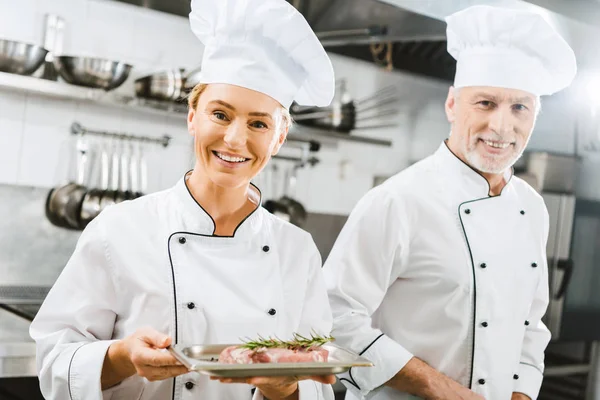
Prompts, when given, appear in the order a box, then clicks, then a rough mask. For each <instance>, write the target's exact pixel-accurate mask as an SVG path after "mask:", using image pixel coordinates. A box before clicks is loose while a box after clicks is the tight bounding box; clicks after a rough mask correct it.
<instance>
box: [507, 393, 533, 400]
mask: <svg viewBox="0 0 600 400" xmlns="http://www.w3.org/2000/svg"><path fill="white" fill-rule="evenodd" d="M510 400H531V398H530V397H529V396H527V395H526V394H523V393H517V392H513V394H512V397H511V398H510Z"/></svg>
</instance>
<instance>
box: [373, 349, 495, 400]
mask: <svg viewBox="0 0 600 400" xmlns="http://www.w3.org/2000/svg"><path fill="white" fill-rule="evenodd" d="M385 385H386V386H389V387H392V388H394V389H396V390H399V391H401V392H403V393H410V394H413V395H416V396H418V397H420V398H422V399H427V400H485V398H484V397H482V396H480V395H478V394H477V393H475V392H473V391H472V390H470V389H468V388H466V387H464V386H462V385H461V384H459V383H458V382H455V381H453V380H452V379H450V378H449V377H447V376H446V375H444V374H442V373H440V372H439V371H437V370H435V369H434V368H432V367H430V366H429V365H427V364H426V363H425V362H424V361H422V360H420V359H418V358H416V357H413V358H411V359H410V361H408V363H407V364H406V365H405V366H404V368H402V369H401V370H400V371H399V372H398V373H397V374H396V376H394V377H393V378H392V379H390V380H389V381H388V382H387V383H386V384H385Z"/></svg>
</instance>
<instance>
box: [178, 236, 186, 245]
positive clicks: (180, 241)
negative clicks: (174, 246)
mask: <svg viewBox="0 0 600 400" xmlns="http://www.w3.org/2000/svg"><path fill="white" fill-rule="evenodd" d="M179 243H181V244H184V243H185V238H184V237H183V236H182V237H180V238H179Z"/></svg>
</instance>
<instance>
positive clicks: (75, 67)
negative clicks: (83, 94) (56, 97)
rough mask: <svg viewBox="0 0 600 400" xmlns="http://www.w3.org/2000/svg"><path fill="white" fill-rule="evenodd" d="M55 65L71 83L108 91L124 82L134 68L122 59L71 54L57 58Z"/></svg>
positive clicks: (59, 72)
mask: <svg viewBox="0 0 600 400" xmlns="http://www.w3.org/2000/svg"><path fill="white" fill-rule="evenodd" d="M54 66H55V67H56V70H57V71H58V74H59V75H60V76H61V77H62V78H63V79H64V80H65V81H67V82H68V83H70V84H73V85H78V86H85V87H90V88H99V89H104V90H107V91H108V90H111V89H114V88H116V87H119V86H120V85H121V84H123V82H125V80H126V79H127V77H128V76H129V73H130V71H131V68H132V67H131V65H129V64H126V63H124V62H120V61H111V60H105V59H102V58H92V57H71V56H60V57H57V58H55V59H54Z"/></svg>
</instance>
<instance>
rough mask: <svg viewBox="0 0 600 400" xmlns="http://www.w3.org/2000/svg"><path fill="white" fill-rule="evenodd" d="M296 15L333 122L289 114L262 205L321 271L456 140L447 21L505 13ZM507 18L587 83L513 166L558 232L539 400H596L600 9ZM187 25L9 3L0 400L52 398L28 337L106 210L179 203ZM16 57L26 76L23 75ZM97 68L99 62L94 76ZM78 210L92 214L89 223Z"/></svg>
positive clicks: (550, 108) (569, 93)
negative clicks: (401, 177) (363, 204)
mask: <svg viewBox="0 0 600 400" xmlns="http://www.w3.org/2000/svg"><path fill="white" fill-rule="evenodd" d="M290 3H292V4H293V5H294V6H296V7H297V8H298V9H299V10H300V11H301V12H302V13H303V14H304V15H305V16H306V18H307V20H308V21H309V23H310V24H311V26H312V27H313V29H314V30H315V31H316V32H317V34H318V37H319V38H320V39H321V40H322V42H323V44H324V46H325V48H326V50H328V52H329V54H330V56H331V60H332V63H333V66H334V69H335V73H336V79H337V87H336V98H335V99H334V103H333V106H332V107H330V108H327V109H312V110H305V109H301V108H293V109H292V114H293V116H294V118H295V120H296V123H295V125H294V127H293V128H292V131H291V133H290V137H289V139H288V142H287V143H286V145H285V146H284V148H283V150H282V152H281V153H280V156H281V157H280V158H279V159H276V160H274V161H273V162H272V163H271V165H270V166H269V167H267V169H266V170H265V171H263V172H262V173H261V175H260V176H259V177H258V178H257V179H256V181H255V183H256V184H257V185H258V186H259V188H260V189H261V191H262V193H263V204H264V205H265V206H266V207H270V210H271V211H273V212H275V213H277V214H278V215H280V216H281V217H282V218H288V219H290V220H292V222H294V223H297V224H298V225H301V226H302V227H303V228H304V229H306V230H308V231H309V232H311V233H312V235H313V237H314V239H315V241H316V243H317V246H318V247H319V250H320V251H321V253H322V256H323V259H325V258H326V257H327V254H328V252H329V250H330V248H331V246H332V245H333V242H334V240H335V238H336V236H337V234H338V233H339V230H340V229H341V227H342V226H343V224H344V222H345V220H346V217H347V215H348V214H349V213H350V211H351V210H352V208H353V206H354V205H355V204H356V202H357V201H358V199H360V198H361V197H362V196H363V195H364V194H365V193H366V192H367V191H368V190H369V189H370V188H372V187H373V186H375V185H377V184H379V183H381V182H382V181H383V180H385V179H386V178H387V177H389V176H391V175H393V174H395V173H397V172H399V171H401V170H402V169H404V168H406V167H407V166H409V165H411V164H412V163H414V162H416V161H418V160H420V159H422V158H424V157H426V156H427V155H429V154H431V153H432V152H434V151H435V150H436V148H437V147H438V146H439V145H440V143H441V141H442V140H443V139H444V138H446V137H447V136H448V134H449V126H448V123H447V121H446V117H445V114H444V100H445V98H446V95H447V91H448V88H449V86H450V84H451V82H452V79H453V73H454V63H453V59H452V58H451V57H450V56H449V55H448V54H447V52H446V48H445V44H446V43H445V37H444V34H445V23H444V22H443V18H444V17H445V16H446V15H448V14H450V13H452V12H454V11H456V10H459V9H461V8H464V7H467V6H469V5H473V4H498V5H502V4H508V2H507V1H501V0H498V1H494V0H489V1H474V0H473V1H469V0H456V1H453V0H437V1H434V0H430V1H427V0H423V1H410V0H385V1H376V0H295V1H291V0H290ZM567 3H568V5H567ZM511 6H516V7H527V8H532V9H535V10H537V11H538V12H541V13H543V15H545V16H546V17H547V18H548V19H549V20H550V21H552V23H553V24H554V25H555V26H556V27H557V29H559V30H560V32H561V33H562V34H563V35H564V37H565V38H566V39H567V41H568V42H569V43H570V44H571V46H572V47H573V48H574V50H575V52H576V55H577V57H578V64H579V71H580V72H579V75H578V78H577V79H576V81H575V83H574V84H573V85H572V86H571V87H570V88H569V89H567V90H565V91H563V92H561V93H559V94H557V95H555V96H552V97H551V98H549V99H543V101H542V111H541V114H540V116H539V119H538V122H537V125H536V128H535V131H534V134H533V137H532V139H531V142H530V144H529V147H528V149H527V153H526V154H525V155H524V157H523V158H522V159H521V160H520V162H519V163H518V165H517V166H516V172H517V174H519V175H520V176H523V177H524V178H526V179H528V181H529V182H531V183H532V185H534V187H536V189H537V190H538V191H540V192H541V193H542V194H543V195H544V197H545V199H546V202H547V204H548V208H549V211H550V215H551V234H550V239H549V243H548V257H549V265H550V278H551V288H552V296H553V300H552V302H551V306H550V309H549V312H548V315H547V317H546V322H547V323H548V325H549V326H550V327H551V329H552V331H553V343H552V345H551V347H550V349H549V351H548V355H547V357H548V368H547V372H546V379H545V383H544V387H543V390H542V395H541V396H542V397H541V398H542V399H600V368H598V362H599V360H598V359H597V357H598V354H600V348H597V345H596V342H597V341H598V340H599V339H600V291H598V290H597V289H596V288H597V287H598V285H599V284H600V59H599V58H598V56H596V55H595V54H597V53H598V52H597V51H596V49H595V46H596V43H597V38H598V37H600V3H599V2H597V1H594V0H579V1H575V0H574V1H568V2H567V1H559V0H537V1H529V2H525V1H516V2H512V3H511ZM541 6H543V7H541ZM152 8H154V9H152ZM188 10H189V1H187V0H181V1H167V0H163V1H142V0H139V1H138V0H127V1H126V0H122V1H116V0H51V1H50V0H19V1H15V0H0V224H1V225H0V226H1V228H2V229H1V230H0V307H2V309H0V399H4V398H6V399H25V398H27V399H33V398H38V397H35V396H39V395H38V394H37V392H36V389H37V386H36V385H37V382H36V383H35V384H32V382H35V380H36V378H35V361H34V354H35V348H34V346H33V344H32V343H31V339H30V338H29V335H28V327H29V320H30V319H31V318H32V316H33V315H35V312H36V310H37V307H39V304H40V303H41V301H43V298H44V296H45V294H46V292H47V290H48V288H49V287H50V286H51V285H52V284H53V283H54V281H55V279H56V278H57V276H58V275H59V274H60V272H61V270H62V268H63V267H64V265H65V263H66V261H67V260H68V258H69V256H70V254H71V253H72V251H73V249H74V247H75V244H76V241H77V239H78V237H79V234H80V229H81V228H82V227H83V226H84V225H85V221H86V218H87V219H88V220H89V219H90V218H91V217H93V215H94V213H97V212H98V211H99V207H100V205H101V204H103V203H102V194H103V193H105V192H110V193H111V196H112V197H111V201H112V202H114V201H118V200H120V199H126V198H128V197H135V195H136V193H138V194H140V193H146V194H147V193H152V192H155V191H159V190H162V189H166V188H168V187H170V186H172V185H174V184H175V182H176V181H177V180H178V179H180V178H181V177H182V176H183V174H184V173H185V172H186V171H188V170H189V169H191V167H192V160H193V147H192V138H191V137H190V136H189V134H188V132H187V128H186V107H185V104H184V101H183V100H182V97H183V96H184V94H185V91H186V88H187V87H189V85H190V84H192V83H193V80H194V78H195V77H197V73H198V72H199V71H200V73H201V69H200V70H199V67H200V62H201V60H202V51H203V49H202V45H201V44H200V43H199V41H198V40H197V38H196V37H195V36H194V35H193V34H192V32H191V30H190V28H189V23H188V20H187V18H186V17H185V15H186V13H187V11H188ZM26 44H30V45H33V46H29V47H26ZM19 49H20V50H21V51H25V53H23V54H26V55H27V57H28V59H27V61H28V62H29V64H28V65H27V67H29V71H24V70H23V69H22V68H21V69H20V70H17V69H18V68H19V67H17V66H15V65H16V64H15V62H14V60H11V58H10V57H11V56H15V54H17V53H18V51H19ZM44 49H45V50H49V51H48V52H46V51H45V50H44ZM84 58H89V59H95V60H96V61H95V63H91V64H88V69H83V70H82V69H81V66H82V65H83V64H82V60H83V59H84ZM36 60H37V61H38V63H37V64H36V63H35V61H36ZM110 61H112V62H110ZM90 65H92V66H93V67H92V69H90V67H89V66H90ZM38 66H39V67H38ZM21 67H23V66H21ZM11 68H12V70H11ZM93 68H96V69H95V70H94V69H93ZM103 68H104V69H106V70H107V71H110V74H109V75H108V76H105V77H103V78H102V79H97V77H96V79H91V76H90V75H88V76H85V74H86V73H87V74H100V70H102V69H103ZM107 68H108V69H107ZM9 71H12V72H9ZM68 82H71V83H68ZM82 84H85V85H88V86H93V87H85V86H81V85H82ZM105 89H107V90H105ZM68 183H77V184H80V191H79V196H80V197H79V200H80V201H74V200H72V201H71V203H72V204H70V205H69V204H68V200H69V199H68V198H66V199H62V201H63V202H64V203H63V204H60V201H61V199H58V200H56V201H58V203H57V204H58V205H55V204H54V203H51V204H49V201H48V200H49V199H50V197H49V193H50V191H51V190H52V189H53V188H54V191H55V193H59V192H58V189H59V188H61V187H63V193H64V186H65V185H67V184H68ZM73 186H76V185H73ZM92 189H96V191H95V192H92V191H91V190H92ZM73 190H74V191H70V192H69V193H70V194H69V196H72V197H73V196H76V195H77V190H75V189H73ZM94 193H95V194H96V197H95V198H94V196H93V195H92V194H94ZM86 194H87V195H88V198H87V200H84V197H85V195H86ZM119 196H120V197H119ZM90 198H92V199H93V200H94V201H96V202H95V203H94V201H92V200H90ZM88 201H89V202H88ZM82 202H83V203H84V205H88V206H90V204H91V206H90V207H91V209H88V210H87V214H85V212H86V210H85V209H83V208H82V206H81V204H82ZM108 203H110V201H109V202H108ZM73 207H74V208H73ZM84 208H85V207H84ZM84 214H85V215H84ZM51 221H52V222H51ZM57 225H62V226H61V227H58V226H57ZM374 229H377V227H374ZM336 390H338V393H341V391H342V390H343V389H342V388H341V387H339V386H336Z"/></svg>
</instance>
